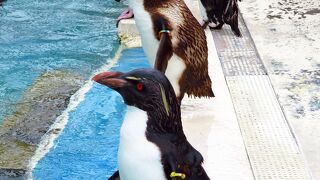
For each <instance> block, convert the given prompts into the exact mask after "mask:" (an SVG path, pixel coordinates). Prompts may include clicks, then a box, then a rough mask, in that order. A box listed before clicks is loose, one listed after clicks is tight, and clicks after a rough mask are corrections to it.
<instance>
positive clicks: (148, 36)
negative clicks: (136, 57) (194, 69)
mask: <svg viewBox="0 0 320 180" xmlns="http://www.w3.org/2000/svg"><path fill="white" fill-rule="evenodd" d="M129 5H130V7H131V8H132V9H133V12H134V17H135V20H136V25H137V27H138V29H139V33H140V35H141V40H142V46H143V50H144V52H145V54H146V56H147V58H148V60H149V63H150V65H151V66H152V67H153V66H154V63H155V59H156V54H157V51H158V47H159V41H158V40H157V39H156V38H155V36H154V31H153V23H152V19H151V16H150V14H149V13H148V12H147V11H146V10H145V9H144V7H143V0H129ZM163 14H165V12H163ZM179 14H181V13H177V15H175V16H173V15H171V16H169V17H172V18H173V20H174V22H177V23H178V22H180V21H175V20H177V19H179V18H180V17H179ZM172 41H173V42H176V41H177V40H176V38H175V37H173V39H172ZM185 69H186V65H185V63H184V61H183V59H181V58H180V57H178V56H177V55H176V54H173V56H172V57H171V59H170V60H169V62H168V67H167V70H166V73H165V74H166V76H167V77H168V79H169V81H170V82H171V84H172V86H173V89H174V91H175V93H176V95H177V96H179V95H180V85H179V80H180V77H181V76H182V74H183V72H184V71H185Z"/></svg>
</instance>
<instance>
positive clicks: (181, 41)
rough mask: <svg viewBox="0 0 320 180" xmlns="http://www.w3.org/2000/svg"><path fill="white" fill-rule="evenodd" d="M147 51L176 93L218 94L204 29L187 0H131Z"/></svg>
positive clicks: (151, 60)
mask: <svg viewBox="0 0 320 180" xmlns="http://www.w3.org/2000/svg"><path fill="white" fill-rule="evenodd" d="M129 6H130V8H132V10H133V13H134V18H135V22H136V25H137V27H138V30H139V32H140V35H141V40H142V46H143V49H144V52H145V54H146V56H147V58H148V60H149V62H150V64H151V65H152V66H154V68H155V69H157V70H159V71H161V72H163V73H165V75H166V76H167V77H168V79H169V81H170V82H171V84H172V86H173V89H174V91H175V93H176V96H177V97H178V99H179V100H182V99H183V97H184V94H185V93H187V94H188V96H194V97H214V94H213V92H212V89H211V79H210V77H209V74H208V47H207V41H206V36H205V32H204V30H203V29H202V28H201V26H200V24H199V22H198V21H197V20H196V18H195V17H194V16H193V15H192V13H191V12H190V10H189V9H188V7H187V5H186V4H185V3H184V1H183V0H152V1H150V0H129Z"/></svg>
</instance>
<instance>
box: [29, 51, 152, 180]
mask: <svg viewBox="0 0 320 180" xmlns="http://www.w3.org/2000/svg"><path fill="white" fill-rule="evenodd" d="M141 67H149V64H148V61H147V59H146V57H145V55H144V53H143V50H142V49H141V48H139V49H129V50H125V51H124V52H123V53H122V56H121V58H120V60H119V61H118V63H117V65H116V66H115V67H113V68H112V69H111V70H110V71H121V72H127V71H130V70H133V69H135V68H141ZM125 113H126V106H125V105H124V103H123V100H122V98H121V96H120V95H119V94H118V93H116V92H115V91H112V90H111V89H109V88H107V87H106V86H103V85H100V84H97V83H95V84H94V86H93V87H92V88H91V89H90V90H89V92H87V93H86V95H85V99H84V101H82V102H81V103H80V104H79V106H78V107H77V108H76V109H75V110H74V111H72V112H71V113H70V114H69V120H68V124H67V125H66V127H65V129H64V131H63V132H62V134H61V135H60V136H59V137H58V138H57V139H56V140H55V145H54V147H53V148H52V149H51V151H50V152H49V153H48V154H47V155H46V156H45V157H44V158H43V159H41V160H40V161H39V163H38V165H37V166H36V167H35V169H34V171H33V177H34V179H57V180H58V179H107V178H108V177H109V176H111V175H112V174H113V172H114V171H115V170H116V169H117V150H118V144H119V130H120V126H121V123H122V120H123V118H124V115H125Z"/></svg>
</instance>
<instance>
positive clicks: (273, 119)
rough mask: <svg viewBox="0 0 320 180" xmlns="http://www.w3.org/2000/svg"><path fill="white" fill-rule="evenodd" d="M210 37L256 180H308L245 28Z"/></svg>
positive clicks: (240, 22) (296, 146)
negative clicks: (235, 32) (238, 35)
mask: <svg viewBox="0 0 320 180" xmlns="http://www.w3.org/2000/svg"><path fill="white" fill-rule="evenodd" d="M239 20H240V21H239V26H240V30H241V32H242V35H243V37H241V38H238V37H236V36H235V35H234V34H233V33H232V32H231V30H230V28H229V27H227V25H225V26H224V28H223V29H222V30H219V31H212V35H213V39H214V41H215V44H216V48H217V52H218V55H219V59H220V62H221V64H222V68H223V71H224V75H225V79H226V82H227V85H228V88H229V91H230V94H231V97H232V101H233V104H234V109H235V112H236V115H237V119H238V123H239V127H240V129H241V133H242V137H243V140H244V143H245V146H246V150H247V154H248V158H249V160H250V163H251V167H252V171H253V174H254V176H255V179H288V180H289V179H290V180H293V179H299V180H302V179H311V177H310V174H309V172H308V169H307V167H306V164H305V161H304V158H303V155H302V153H301V151H300V150H299V147H298V145H297V143H296V141H295V137H294V134H293V133H292V131H291V129H290V126H289V124H288V122H287V120H286V117H285V115H284V113H283V112H282V109H281V106H280V105H279V102H278V99H277V97H276V94H275V92H274V90H273V86H272V84H271V82H270V79H269V77H268V74H267V71H266V69H265V67H264V65H263V63H262V61H261V59H260V57H259V55H258V52H257V50H256V48H255V45H254V42H253V40H252V39H251V36H250V33H249V31H248V29H247V27H246V26H245V23H244V21H243V19H242V17H240V19H239Z"/></svg>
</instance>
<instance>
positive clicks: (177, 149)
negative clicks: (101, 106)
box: [93, 69, 209, 180]
mask: <svg viewBox="0 0 320 180" xmlns="http://www.w3.org/2000/svg"><path fill="white" fill-rule="evenodd" d="M93 80H94V81H96V82H98V83H100V84H103V85H106V86H108V87H110V88H112V89H114V90H115V91H117V92H118V93H119V94H120V95H121V96H122V97H123V99H124V102H125V103H126V104H127V105H128V106H129V108H128V112H127V114H126V117H125V119H124V122H123V124H122V127H121V132H120V144H119V152H118V164H119V171H118V172H116V173H115V174H114V175H113V176H111V177H110V179H122V180H127V179H129V180H140V179H155V180H166V179H184V178H185V179H188V180H207V179H209V177H208V176H207V174H206V172H205V171H204V169H203V167H202V162H203V157H202V155H201V154H200V153H199V152H198V151H197V150H196V149H194V148H193V147H192V145H191V144H190V143H189V142H188V141H187V139H186V137H185V135H184V132H183V128H182V122H181V109H180V103H179V101H178V99H177V98H176V96H175V92H174V90H173V87H172V86H171V84H170V82H169V80H168V79H167V78H166V77H165V76H164V74H163V73H161V72H160V71H157V70H154V69H138V70H134V71H131V72H128V73H125V74H123V73H119V72H116V73H110V72H108V73H101V74H98V75H96V76H95V77H94V78H93Z"/></svg>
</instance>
